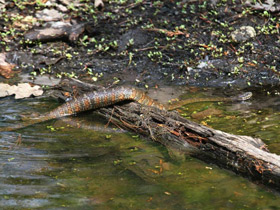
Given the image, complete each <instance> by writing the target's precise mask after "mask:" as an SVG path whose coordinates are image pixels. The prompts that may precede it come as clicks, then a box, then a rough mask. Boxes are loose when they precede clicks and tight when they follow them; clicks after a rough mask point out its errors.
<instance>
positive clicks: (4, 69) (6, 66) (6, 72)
mask: <svg viewBox="0 0 280 210" xmlns="http://www.w3.org/2000/svg"><path fill="white" fill-rule="evenodd" d="M5 59H6V54H5V53H0V75H2V76H3V77H5V78H6V79H9V78H11V77H13V76H14V74H15V73H16V72H14V71H13V70H12V69H13V68H14V67H15V66H16V65H15V64H10V63H7V62H6V61H5Z"/></svg>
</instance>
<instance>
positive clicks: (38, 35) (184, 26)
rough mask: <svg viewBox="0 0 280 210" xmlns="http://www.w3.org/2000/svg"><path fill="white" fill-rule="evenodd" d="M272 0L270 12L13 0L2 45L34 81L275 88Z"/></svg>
mask: <svg viewBox="0 0 280 210" xmlns="http://www.w3.org/2000/svg"><path fill="white" fill-rule="evenodd" d="M272 3H273V5H272V6H273V7H272V6H271V7H269V8H270V9H269V8H268V7H265V4H264V5H262V6H260V5H259V4H258V3H253V2H251V3H250V1H249V3H248V2H245V3H244V1H156V2H154V1H142V0H140V1H129V0H127V1H121V2H118V1H107V2H105V5H104V7H99V9H98V8H95V7H94V2H78V1H75V2H74V3H72V4H71V3H69V2H68V1H55V0H53V1H42V2H41V4H39V3H35V2H34V4H28V3H27V2H25V1H23V2H19V3H14V2H13V1H8V0H7V1H5V4H4V9H3V11H2V12H1V14H0V31H1V37H0V38H1V40H2V41H1V43H0V46H1V48H2V50H1V51H2V52H6V61H7V62H9V63H13V64H16V67H15V69H14V70H17V71H19V72H20V73H18V74H19V75H21V74H25V75H26V74H29V75H30V77H32V78H33V79H36V76H37V75H43V74H47V75H52V76H54V77H57V78H61V77H75V78H79V79H81V80H86V81H87V82H92V83H99V84H102V85H110V84H112V83H121V84H127V83H129V84H132V85H138V86H146V87H148V86H149V87H150V86H155V85H191V86H203V87H222V88H225V87H229V88H231V87H234V88H236V87H238V88H241V89H242V88H246V87H258V86H263V85H269V86H275V85H279V83H280V79H279V75H280V71H279V70H278V69H279V54H280V53H279V51H280V50H279V45H280V43H279V19H278V13H277V12H275V11H277V8H278V6H279V5H278V4H277V3H274V2H272ZM271 8H276V9H274V10H271ZM63 30H64V31H63ZM61 31H62V32H61ZM49 33H53V34H50V35H49ZM42 34H44V35H46V34H47V35H48V36H47V38H46V39H43V37H44V36H43V35H42ZM1 80H2V81H3V80H4V81H5V79H3V78H1ZM18 80H20V78H18V79H16V81H18Z"/></svg>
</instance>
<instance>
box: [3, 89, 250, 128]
mask: <svg viewBox="0 0 280 210" xmlns="http://www.w3.org/2000/svg"><path fill="white" fill-rule="evenodd" d="M251 96H252V93H251V92H247V93H245V94H242V95H239V96H235V97H229V98H198V99H197V98H191V99H186V100H183V101H180V102H178V103H176V104H173V105H163V104H161V103H159V102H157V101H155V100H153V99H152V98H150V97H149V96H147V95H146V94H145V93H144V92H143V91H141V90H138V89H135V88H131V87H117V88H112V89H107V90H102V91H94V92H89V93H85V94H83V95H81V96H78V97H77V98H74V99H73V100H71V101H68V102H66V103H64V104H62V105H61V106H59V107H57V108H55V109H54V110H52V111H50V112H48V113H46V114H43V115H39V116H38V117H37V118H32V119H29V120H26V122H24V123H22V124H20V125H17V126H14V127H6V128H0V131H12V130H16V129H20V128H24V127H26V126H29V125H33V124H35V123H40V122H44V121H47V120H51V119H56V118H61V117H65V116H70V115H75V114H78V113H80V112H83V111H87V110H91V109H97V108H101V107H106V106H109V105H112V104H116V103H118V102H121V101H126V100H127V101H137V102H138V103H140V104H143V105H147V106H151V107H155V108H158V109H160V110H173V109H176V108H178V107H181V106H182V105H185V104H187V103H194V102H202V101H243V100H247V99H249V98H250V97H251Z"/></svg>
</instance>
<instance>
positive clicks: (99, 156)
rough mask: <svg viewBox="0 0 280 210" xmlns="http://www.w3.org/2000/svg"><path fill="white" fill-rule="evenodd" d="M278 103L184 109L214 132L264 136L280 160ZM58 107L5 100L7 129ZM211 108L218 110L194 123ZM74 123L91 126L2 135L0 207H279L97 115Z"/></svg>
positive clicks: (227, 175) (277, 198)
mask: <svg viewBox="0 0 280 210" xmlns="http://www.w3.org/2000/svg"><path fill="white" fill-rule="evenodd" d="M211 94H213V91H195V92H192V93H188V94H185V95H184V96H183V98H188V97H208V96H209V95H211ZM279 103H280V97H279V96H267V95H265V94H261V95H258V97H254V98H253V99H252V100H251V101H249V102H246V103H215V102H204V103H196V104H192V105H188V106H187V107H182V109H181V110H179V111H180V113H181V114H182V115H184V116H186V117H187V118H190V119H192V120H195V121H197V122H199V123H202V124H205V125H208V126H211V127H213V128H215V129H220V130H223V131H226V132H230V133H234V134H242V135H251V136H255V137H260V138H262V139H263V140H264V141H265V143H266V144H268V147H269V149H270V150H271V151H272V152H275V153H277V154H279V155H280V149H279V148H280V137H279V136H280V131H279V125H280V124H279V122H280V108H279ZM57 105H58V104H57V103H54V102H53V101H46V100H36V99H25V100H21V101H15V100H14V99H12V98H5V99H2V100H1V102H0V111H1V118H0V120H1V121H0V126H11V125H13V124H15V123H19V122H20V121H19V120H20V117H19V115H20V114H22V113H28V112H29V113H30V112H34V111H35V112H45V111H47V110H50V109H51V108H53V107H56V106H57ZM208 109H210V111H211V110H216V111H214V112H209V113H210V114H208V115H205V116H203V115H202V116H200V117H199V118H195V116H196V115H195V114H196V113H199V112H201V111H204V110H208ZM217 110H218V111H217ZM191 116H193V117H191ZM75 120H82V122H87V124H85V126H78V127H75V126H73V124H72V125H71V126H69V123H68V122H64V121H63V120H52V121H48V122H44V123H40V124H36V125H33V126H29V127H26V128H24V129H21V130H18V131H14V132H2V133H1V134H0V135H1V137H0V171H1V174H0V208H1V209H22V208H25V209H65V208H66V209H78V208H81V209H93V208H94V209H131V208H133V209H280V195H279V193H276V192H273V191H271V190H270V189H267V188H265V187H263V186H258V185H255V184H254V183H251V182H250V181H248V180H247V179H245V178H242V177H240V176H237V175H235V174H234V173H232V172H230V171H227V170H223V169H220V168H218V167H216V166H214V165H209V164H206V163H203V162H201V161H199V160H196V159H193V158H190V157H186V158H182V157H180V156H178V155H176V154H173V153H172V151H169V150H168V149H166V148H165V147H163V146H161V145H159V144H157V143H153V142H150V141H147V140H146V139H143V138H140V137H139V136H137V135H136V134H134V133H127V132H119V131H118V130H117V131H114V130H112V128H111V129H109V130H106V129H104V125H105V124H106V123H107V122H106V121H104V120H102V119H101V118H100V117H98V116H96V115H94V114H92V115H91V114H86V115H81V116H78V117H76V118H75ZM100 128H101V129H100Z"/></svg>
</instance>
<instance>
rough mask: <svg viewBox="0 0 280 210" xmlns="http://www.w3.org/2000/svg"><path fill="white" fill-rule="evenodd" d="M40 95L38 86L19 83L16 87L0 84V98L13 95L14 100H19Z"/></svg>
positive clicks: (40, 90) (41, 92)
mask: <svg viewBox="0 0 280 210" xmlns="http://www.w3.org/2000/svg"><path fill="white" fill-rule="evenodd" d="M42 94H43V90H42V89H41V87H40V86H39V85H33V86H31V85H30V84H29V83H19V84H18V85H9V84H4V83H1V84H0V97H5V96H10V95H15V99H20V98H27V97H30V96H31V95H33V96H40V95H42Z"/></svg>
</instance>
